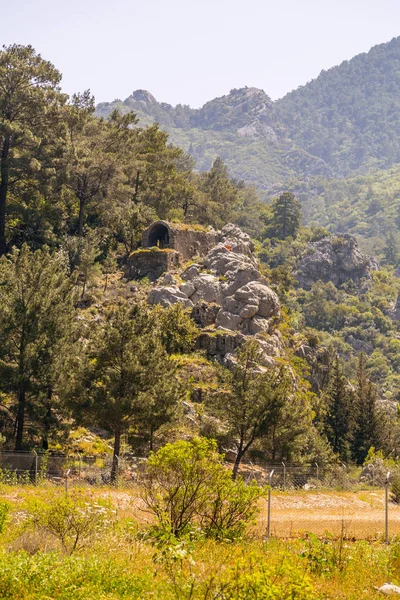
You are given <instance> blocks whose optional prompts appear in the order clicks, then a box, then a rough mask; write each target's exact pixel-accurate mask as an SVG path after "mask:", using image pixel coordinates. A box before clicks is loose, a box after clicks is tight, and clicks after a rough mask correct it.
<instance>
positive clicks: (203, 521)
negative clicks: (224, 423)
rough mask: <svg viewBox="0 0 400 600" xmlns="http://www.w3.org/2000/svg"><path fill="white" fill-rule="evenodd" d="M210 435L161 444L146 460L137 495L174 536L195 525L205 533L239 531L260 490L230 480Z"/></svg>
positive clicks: (232, 534) (222, 535)
mask: <svg viewBox="0 0 400 600" xmlns="http://www.w3.org/2000/svg"><path fill="white" fill-rule="evenodd" d="M222 461H223V456H222V455H221V454H219V453H218V452H217V450H216V443H215V441H214V440H207V439H205V438H193V439H192V440H191V441H189V442H187V441H178V442H175V443H173V444H167V445H166V446H164V447H163V448H161V449H160V450H159V451H158V452H157V453H156V454H152V455H151V456H150V458H149V460H148V462H147V466H146V470H145V472H144V474H143V477H142V498H143V500H144V502H145V504H146V506H147V509H148V510H149V511H150V512H151V513H152V514H153V515H155V517H156V518H157V521H158V526H159V527H161V528H162V529H165V530H167V531H170V532H171V533H172V534H173V535H174V536H177V537H179V536H180V535H181V534H182V533H183V532H184V531H185V530H187V529H188V528H190V527H193V526H194V527H196V526H200V527H201V528H202V530H203V532H204V533H205V534H206V535H208V536H209V537H217V538H226V537H229V538H232V537H237V536H238V535H240V534H242V533H243V531H244V529H245V527H246V525H247V524H248V523H249V521H250V520H251V519H252V518H253V517H254V516H255V514H256V512H257V506H256V504H257V500H258V498H259V497H260V496H261V495H262V494H263V493H264V492H263V490H262V488H260V487H258V486H257V485H256V484H252V485H250V486H246V485H245V484H244V482H243V480H241V479H240V478H239V479H237V480H236V481H233V480H232V478H231V472H230V471H228V470H227V469H226V468H225V467H224V465H223V462H222Z"/></svg>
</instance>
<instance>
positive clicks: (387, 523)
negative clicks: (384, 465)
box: [385, 471, 390, 544]
mask: <svg viewBox="0 0 400 600" xmlns="http://www.w3.org/2000/svg"><path fill="white" fill-rule="evenodd" d="M389 480H390V471H388V472H387V475H386V480H385V542H386V544H388V543H389Z"/></svg>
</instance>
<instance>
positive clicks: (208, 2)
mask: <svg viewBox="0 0 400 600" xmlns="http://www.w3.org/2000/svg"><path fill="white" fill-rule="evenodd" d="M0 22H1V25H0V41H1V43H2V44H11V43H19V44H31V45H33V46H34V47H35V48H36V50H37V51H38V52H40V53H41V54H42V56H43V57H44V58H46V59H48V60H51V61H52V62H53V63H54V64H55V65H56V67H57V68H58V69H59V70H60V71H61V72H62V73H63V83H62V86H63V89H64V91H66V92H67V93H73V92H76V91H83V90H84V89H87V88H90V89H91V91H92V92H93V93H94V94H95V96H96V100H97V101H98V102H101V101H111V100H113V99H115V98H122V99H124V98H126V97H127V96H129V94H131V93H132V91H133V90H135V89H138V88H143V89H146V90H149V91H150V92H151V93H152V94H153V95H154V96H155V97H156V98H157V100H160V101H164V102H169V103H171V104H177V103H179V102H180V103H183V104H190V105H191V106H193V107H196V106H200V105H202V104H203V103H204V102H206V101H208V100H211V99H212V98H215V97H216V96H221V95H223V94H227V93H228V92H229V90H231V89H232V88H234V87H242V86H245V85H248V86H255V87H259V88H262V89H264V90H265V91H266V92H267V94H269V95H270V96H271V97H272V98H273V99H275V98H279V97H281V96H283V95H284V94H285V93H286V92H289V91H290V90H292V89H294V88H296V87H298V86H299V85H302V84H304V83H306V82H307V81H309V80H310V79H313V78H314V77H316V76H318V74H319V73H320V71H321V70H322V69H328V68H330V67H332V66H334V65H337V64H339V63H340V62H342V61H343V60H346V59H350V58H352V57H353V56H354V55H355V54H359V53H360V52H366V51H368V50H369V49H370V47H371V46H374V45H375V44H379V43H382V42H387V41H389V40H390V39H392V38H393V37H396V36H398V35H400V0H202V1H200V0H196V1H195V0H13V1H12V2H6V0H0Z"/></svg>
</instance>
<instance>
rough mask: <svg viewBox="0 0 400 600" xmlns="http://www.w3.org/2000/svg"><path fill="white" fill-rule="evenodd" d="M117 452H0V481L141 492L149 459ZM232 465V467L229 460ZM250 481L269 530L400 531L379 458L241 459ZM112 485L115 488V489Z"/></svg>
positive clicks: (398, 511) (380, 535) (278, 533)
mask: <svg viewBox="0 0 400 600" xmlns="http://www.w3.org/2000/svg"><path fill="white" fill-rule="evenodd" d="M112 461H113V458H112V456H101V457H100V456H97V457H89V456H83V455H79V454H75V455H72V454H71V455H61V454H51V453H45V454H39V453H38V454H37V453H32V452H1V453H0V483H6V484H9V485H16V484H18V485H20V484H30V485H38V486H39V485H42V484H43V483H46V485H54V486H62V487H63V488H65V490H66V492H67V493H68V492H69V490H70V489H72V488H74V487H81V486H83V487H97V488H104V487H108V488H111V486H112V487H113V488H114V490H115V491H114V492H113V494H114V496H115V499H116V500H117V501H118V494H119V493H121V494H122V495H124V493H125V491H126V490H129V489H130V490H131V493H133V494H137V489H138V486H137V480H138V475H139V473H140V472H141V470H143V469H144V467H145V463H146V459H145V458H141V457H134V456H131V455H124V456H122V457H119V458H118V459H117V465H116V469H115V477H114V479H112V477H111V471H112ZM227 466H229V467H232V465H231V464H228V465H227ZM240 473H241V475H242V476H243V478H244V480H245V481H246V482H247V483H250V482H251V481H257V482H258V483H260V484H262V485H266V486H268V493H267V497H266V500H265V505H264V507H263V509H262V511H261V517H260V521H259V523H258V526H259V527H261V529H262V531H263V532H264V535H265V537H266V538H267V539H268V538H269V537H274V536H275V537H285V538H290V537H298V536H304V535H307V534H308V533H312V534H314V535H317V536H318V537H325V536H341V537H342V538H351V539H380V540H383V541H390V540H391V539H393V538H394V537H396V536H399V535H400V505H399V504H396V503H394V502H393V501H392V499H391V494H390V475H389V474H388V473H387V470H386V469H385V470H383V469H382V468H378V466H376V465H367V466H366V467H364V468H363V469H362V470H361V469H360V468H358V469H355V468H354V466H351V465H344V464H324V465H319V464H317V463H313V464H309V465H291V464H286V463H283V462H282V463H279V464H274V465H266V464H264V465H260V464H258V465H255V464H252V463H247V464H243V465H242V467H241V470H240ZM111 489H112V488H111Z"/></svg>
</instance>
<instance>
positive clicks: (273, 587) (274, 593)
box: [218, 556, 317, 600]
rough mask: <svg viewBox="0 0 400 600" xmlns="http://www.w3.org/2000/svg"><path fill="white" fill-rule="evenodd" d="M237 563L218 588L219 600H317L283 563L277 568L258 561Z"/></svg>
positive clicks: (295, 571)
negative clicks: (253, 599) (254, 599)
mask: <svg viewBox="0 0 400 600" xmlns="http://www.w3.org/2000/svg"><path fill="white" fill-rule="evenodd" d="M251 558H252V557H250V560H248V559H247V560H243V559H242V560H240V561H238V562H237V563H236V565H235V566H234V567H233V568H232V569H230V571H228V573H227V575H226V576H225V578H224V579H225V581H223V583H222V585H221V589H220V592H219V594H218V598H221V600H242V599H243V600H245V599H247V598H249V599H250V598H265V599H266V600H267V599H268V600H312V598H317V595H316V594H315V591H314V589H313V586H312V584H311V581H310V579H309V577H308V576H307V575H305V574H304V573H302V572H301V571H300V569H297V568H296V567H293V565H291V564H289V563H288V562H287V561H285V560H283V561H282V563H281V564H280V566H279V567H278V568H277V567H275V566H271V565H267V564H265V563H264V564H263V563H261V564H260V560H259V557H258V556H257V557H256V556H254V558H253V560H252V559H251Z"/></svg>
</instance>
